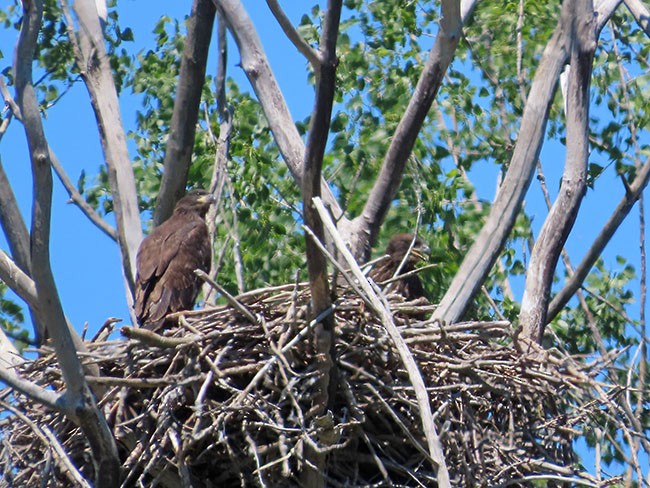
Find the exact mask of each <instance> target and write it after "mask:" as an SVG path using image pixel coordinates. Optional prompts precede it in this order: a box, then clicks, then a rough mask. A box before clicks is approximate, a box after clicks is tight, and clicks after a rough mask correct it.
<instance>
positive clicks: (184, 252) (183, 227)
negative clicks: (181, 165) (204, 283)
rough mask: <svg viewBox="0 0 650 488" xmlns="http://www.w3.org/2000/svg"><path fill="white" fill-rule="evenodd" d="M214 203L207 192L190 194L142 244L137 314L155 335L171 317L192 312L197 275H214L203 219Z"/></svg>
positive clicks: (138, 264) (138, 277)
mask: <svg viewBox="0 0 650 488" xmlns="http://www.w3.org/2000/svg"><path fill="white" fill-rule="evenodd" d="M213 201H214V198H213V197H212V195H211V194H210V193H209V192H207V191H205V190H199V189H197V190H192V191H190V192H189V193H188V194H187V195H185V196H184V197H183V198H181V199H180V200H179V201H178V202H177V203H176V206H175V207H174V213H173V214H172V216H171V217H170V218H169V219H167V220H166V221H165V222H163V223H162V224H160V225H159V226H158V227H156V228H155V229H154V230H153V231H152V232H151V234H149V235H148V236H147V237H146V238H145V239H144V240H143V241H142V244H140V248H139V249H138V255H137V257H136V264H137V275H136V283H135V306H134V308H135V315H136V317H137V319H138V323H139V324H140V325H141V326H143V327H146V328H148V329H152V330H157V329H159V328H160V327H161V326H162V325H163V322H164V320H165V317H166V316H167V315H168V314H170V313H173V312H178V311H181V310H190V309H191V308H192V307H193V306H194V301H195V300H196V296H197V295H198V293H199V289H200V287H201V280H200V279H199V278H198V277H197V276H196V275H195V274H194V270H195V269H201V270H203V271H205V272H208V271H209V270H210V263H211V254H212V253H211V249H210V239H209V236H208V226H207V225H206V223H205V214H206V213H207V211H208V208H210V204H211V203H212V202H213Z"/></svg>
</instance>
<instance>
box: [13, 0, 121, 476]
mask: <svg viewBox="0 0 650 488" xmlns="http://www.w3.org/2000/svg"><path fill="white" fill-rule="evenodd" d="M43 3H44V2H43V0H32V1H30V2H26V3H24V4H23V7H24V18H23V22H22V28H21V31H20V36H19V39H18V45H17V47H16V67H15V70H14V71H15V83H16V95H17V96H16V102H17V103H18V105H19V107H20V110H21V114H22V117H23V124H24V127H25V132H26V135H27V142H28V145H29V153H30V159H31V163H32V175H33V179H34V185H33V187H34V197H33V205H32V228H31V243H30V252H31V261H32V276H33V278H34V283H35V286H36V292H37V294H38V297H39V303H38V310H37V313H38V317H39V319H41V321H42V322H43V323H47V331H48V332H49V333H50V335H51V338H52V343H53V345H54V349H55V352H56V356H57V360H58V362H59V365H60V366H61V373H62V376H63V379H64V381H65V384H66V388H67V390H66V394H65V395H64V397H63V400H64V401H63V403H61V401H60V400H61V397H59V398H57V400H58V404H59V405H62V404H63V405H65V407H64V408H65V409H66V414H67V415H69V416H70V418H72V419H73V420H75V421H78V422H79V425H80V426H81V429H82V430H83V432H84V434H85V436H86V438H87V439H88V442H89V444H90V448H91V452H92V457H93V461H94V462H95V468H96V473H97V483H96V486H97V487H109V486H111V487H112V486H116V485H117V484H118V480H119V460H118V455H117V447H116V445H115V441H114V439H113V436H112V434H111V432H110V430H109V428H108V425H107V424H106V420H105V419H104V417H103V415H102V413H101V411H100V410H99V409H98V407H97V405H96V404H95V401H94V399H93V395H92V393H91V391H90V389H89V387H88V383H87V382H86V379H85V376H84V371H83V368H82V365H81V362H80V360H79V357H78V356H77V353H76V350H75V344H74V339H73V336H72V334H71V332H70V329H69V328H68V324H67V321H66V319H65V315H64V313H63V307H62V306H61V302H60V300H59V296H58V292H57V289H56V285H55V283H54V277H53V276H52V270H51V268H50V255H49V238H50V223H51V222H50V217H51V203H52V169H51V164H50V160H49V151H48V145H47V141H46V139H45V134H44V131H43V124H42V121H41V115H40V111H39V107H38V101H37V99H36V93H35V90H34V86H33V82H32V60H33V59H34V54H35V48H36V42H37V39H38V33H39V28H40V23H41V18H42V15H43ZM17 386H18V385H17ZM19 386H20V387H23V386H24V385H19ZM41 399H43V400H45V399H46V398H45V397H41Z"/></svg>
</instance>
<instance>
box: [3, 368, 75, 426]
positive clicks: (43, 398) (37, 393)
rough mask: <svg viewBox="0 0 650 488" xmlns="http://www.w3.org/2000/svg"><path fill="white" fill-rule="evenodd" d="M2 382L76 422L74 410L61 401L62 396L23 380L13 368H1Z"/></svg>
mask: <svg viewBox="0 0 650 488" xmlns="http://www.w3.org/2000/svg"><path fill="white" fill-rule="evenodd" d="M0 380H2V381H3V382H4V383H6V384H7V385H8V386H10V387H11V388H13V389H14V390H16V391H19V392H20V393H22V394H23V395H25V396H26V397H28V398H30V399H32V400H34V401H35V402H38V403H40V404H41V405H45V406H46V407H48V408H51V409H52V410H56V411H57V412H62V413H64V414H66V415H67V416H69V417H70V418H71V420H73V421H74V420H76V417H75V414H74V410H72V409H69V408H67V406H66V405H67V404H66V402H62V401H61V399H62V395H61V394H60V393H56V392H55V391H53V390H48V389H47V388H42V387H40V386H38V385H37V384H35V383H32V382H31V381H29V380H26V379H23V378H21V377H20V376H18V375H17V374H16V373H15V372H14V371H13V369H11V368H0Z"/></svg>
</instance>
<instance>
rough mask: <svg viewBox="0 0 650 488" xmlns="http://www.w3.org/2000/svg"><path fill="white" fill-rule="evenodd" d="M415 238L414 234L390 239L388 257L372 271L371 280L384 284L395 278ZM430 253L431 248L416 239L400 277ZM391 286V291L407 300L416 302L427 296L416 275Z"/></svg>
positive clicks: (386, 252)
mask: <svg viewBox="0 0 650 488" xmlns="http://www.w3.org/2000/svg"><path fill="white" fill-rule="evenodd" d="M413 237H414V236H413V234H396V235H394V236H393V237H392V238H391V239H390V242H389V243H388V246H387V247H386V251H385V252H384V254H386V255H387V256H385V257H384V259H382V260H381V261H379V262H378V263H377V265H375V267H374V268H373V269H372V270H371V271H370V273H369V276H370V278H372V279H373V280H374V281H375V282H376V283H382V282H384V281H387V280H390V279H391V278H393V276H394V275H395V271H396V270H397V268H398V266H399V265H400V263H401V262H402V260H404V256H406V253H407V252H408V250H409V247H411V243H412V242H413ZM430 252H431V250H430V249H429V246H427V245H426V244H425V243H424V242H422V240H421V239H420V238H419V237H416V238H415V243H414V244H413V248H412V249H411V252H410V253H409V255H408V257H407V258H406V261H405V262H404V265H403V266H402V269H401V271H400V275H401V274H405V273H408V272H409V271H413V270H414V269H415V267H416V265H417V264H418V263H420V262H423V261H425V260H426V259H427V257H428V256H429V253H430ZM389 286H390V291H392V292H395V293H399V294H400V295H402V296H403V297H404V298H406V299H407V300H415V299H416V298H420V297H423V296H425V295H424V288H423V287H422V282H421V281H420V278H419V277H418V276H417V275H415V274H414V275H411V276H407V277H405V278H401V279H399V280H397V281H396V282H393V283H391V284H390V285H389Z"/></svg>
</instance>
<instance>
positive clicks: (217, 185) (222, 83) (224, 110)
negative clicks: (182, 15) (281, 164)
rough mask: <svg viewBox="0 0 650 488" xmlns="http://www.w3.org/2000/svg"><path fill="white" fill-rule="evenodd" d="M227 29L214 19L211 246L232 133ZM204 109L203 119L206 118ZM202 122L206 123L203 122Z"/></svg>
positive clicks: (207, 289) (215, 263)
mask: <svg viewBox="0 0 650 488" xmlns="http://www.w3.org/2000/svg"><path fill="white" fill-rule="evenodd" d="M226 34H227V30H226V24H225V23H224V21H223V19H222V18H221V17H218V18H217V38H218V48H219V49H218V51H219V53H218V58H217V76H216V78H215V89H216V99H217V112H218V113H219V117H220V119H221V120H220V122H219V138H216V137H215V136H214V134H213V133H212V130H211V129H210V125H209V123H208V131H209V133H210V137H211V138H212V141H213V142H214V144H215V146H216V151H215V154H214V165H213V167H212V177H211V179H210V193H212V196H213V197H214V199H215V203H214V205H211V206H210V209H209V210H208V214H207V217H206V222H207V223H208V232H209V234H210V242H212V243H213V244H214V242H215V239H214V237H215V234H216V226H217V222H216V220H217V213H218V212H219V207H220V202H221V196H222V194H223V188H224V185H225V183H226V179H227V178H228V173H226V165H227V163H228V158H229V153H230V134H231V132H232V109H231V107H229V106H228V105H227V104H226V67H227V59H228V44H227V37H226ZM207 116H208V114H207V110H206V118H207ZM206 122H209V121H207V120H206ZM222 257H223V254H222V256H221V258H222ZM219 259H220V257H219V256H216V255H213V256H212V266H211V267H210V275H209V276H210V279H212V280H215V281H216V279H217V274H218V272H219ZM213 291H214V288H213V287H211V286H210V285H209V284H208V283H205V284H204V286H203V296H204V300H205V302H206V303H209V298H210V294H211V293H212V292H213Z"/></svg>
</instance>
